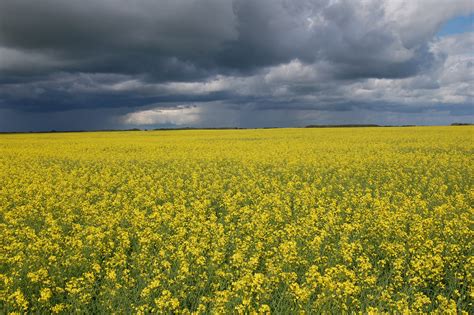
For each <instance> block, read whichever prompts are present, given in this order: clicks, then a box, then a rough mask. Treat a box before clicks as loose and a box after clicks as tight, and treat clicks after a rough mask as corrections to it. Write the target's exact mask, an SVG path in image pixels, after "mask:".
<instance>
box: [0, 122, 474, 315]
mask: <svg viewBox="0 0 474 315" xmlns="http://www.w3.org/2000/svg"><path fill="white" fill-rule="evenodd" d="M473 139H474V127H468V126H466V127H413V128H412V127H407V128H338V129H332V128H328V129H268V130H202V131H199V130H192V131H185V130H183V131H147V132H145V131H135V132H109V133H107V132H103V133H102V132H97V133H65V134H61V133H55V134H13V135H0V313H8V312H14V311H16V312H24V311H28V312H33V313H37V312H41V313H48V312H54V313H70V312H80V313H81V312H82V313H90V312H95V313H110V312H117V313H124V314H128V313H147V312H164V313H176V312H178V313H194V312H195V313H199V314H201V313H229V312H239V313H252V312H256V313H261V314H267V313H269V312H271V313H297V312H302V311H303V312H306V313H319V312H332V313H340V312H348V311H349V312H360V311H362V312H371V311H375V312H380V311H388V312H390V313H393V312H405V311H411V312H413V311H433V310H438V311H440V312H441V313H445V312H449V311H451V312H456V310H457V311H465V312H471V311H472V310H473V307H474V306H473V298H474V290H473V288H474V283H473V282H474V280H473V271H474V258H473V254H474V242H473V238H474V233H473V226H474V211H473V201H474V190H473V186H472V178H473V173H474V172H473V171H474V160H473V153H474V142H473Z"/></svg>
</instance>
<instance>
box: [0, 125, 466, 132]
mask: <svg viewBox="0 0 474 315" xmlns="http://www.w3.org/2000/svg"><path fill="white" fill-rule="evenodd" d="M472 125H473V124H471V123H452V124H451V126H472ZM416 126H417V125H377V124H345V125H308V126H304V127H303V128H358V127H416ZM284 128H285V127H261V128H241V127H214V128H196V127H184V128H154V129H139V128H131V129H97V130H54V129H53V130H47V131H0V134H17V133H18V134H24V133H70V132H120V131H148V130H153V131H173V130H245V129H284ZM291 128H298V127H291Z"/></svg>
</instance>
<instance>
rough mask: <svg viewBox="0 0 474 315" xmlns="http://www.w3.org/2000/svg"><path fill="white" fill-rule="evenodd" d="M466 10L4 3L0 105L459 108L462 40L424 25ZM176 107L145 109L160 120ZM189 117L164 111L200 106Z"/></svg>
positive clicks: (395, 1) (242, 3) (111, 1)
mask: <svg viewBox="0 0 474 315" xmlns="http://www.w3.org/2000/svg"><path fill="white" fill-rule="evenodd" d="M472 10H473V6H472V3H471V1H470V0H454V1H445V0H420V1H408V0H390V1H389V0H384V1H381V0H361V1H350V0H298V1H290V0H260V1H253V0H234V1H231V0H202V1H195V0H160V1H152V0H133V1H126V0H104V1H98V0H83V1H72V2H71V1H60V0H43V1H32V0H2V1H0V108H3V109H5V110H6V111H8V112H9V113H10V114H9V115H10V117H16V119H19V120H21V119H20V118H21V117H22V115H21V112H23V113H27V112H29V113H31V114H29V115H30V116H31V115H33V114H32V113H50V115H52V113H56V112H61V111H68V110H70V111H87V110H93V109H94V110H95V111H94V115H95V118H94V119H95V120H97V121H101V119H102V120H103V121H110V119H109V118H110V117H111V115H112V116H113V115H115V116H116V115H119V113H120V114H127V113H131V112H140V111H149V109H150V108H151V107H153V106H158V105H160V104H161V105H160V106H164V107H168V108H174V107H176V108H181V109H182V108H183V107H182V106H183V104H191V103H197V104H203V105H202V106H203V108H207V109H209V108H211V107H212V106H211V107H209V106H207V105H206V104H210V103H212V104H215V103H219V106H221V107H223V108H225V109H226V110H227V111H224V112H226V113H227V114H229V113H233V111H234V110H235V109H236V108H241V109H242V108H245V109H246V110H254V111H270V110H273V111H282V110H289V111H291V110H294V111H310V110H317V111H334V112H342V111H352V110H367V111H377V110H391V111H395V112H397V111H398V112H409V111H413V112H423V111H426V110H427V108H434V107H436V108H438V109H439V110H441V109H443V110H445V111H446V110H447V111H450V112H451V111H455V112H459V113H466V111H465V110H462V109H460V108H463V106H465V105H466V104H470V103H472V93H471V92H470V90H471V88H472V80H473V79H472V75H471V73H472V64H473V62H474V61H473V57H472V52H471V51H470V50H469V47H471V48H472V38H469V37H468V36H465V35H464V34H461V35H459V36H452V37H450V38H446V39H437V38H436V37H435V34H436V32H437V31H438V29H439V28H440V26H441V25H442V24H443V23H444V22H446V21H447V20H449V19H450V18H452V17H454V16H456V15H458V14H463V13H466V12H469V11H472ZM420 16H423V18H422V19H421V18H420ZM466 47H467V48H466ZM387 104H388V105H387ZM430 104H431V105H430ZM180 106H181V107H180ZM213 106H214V105H213ZM430 106H431V107H430ZM443 106H444V107H443ZM127 108H128V109H127ZM212 108H214V109H213V110H214V111H215V110H216V109H215V107H212ZM454 108H457V109H454ZM11 112H15V114H14V115H13V114H11ZM178 112H179V111H178ZM178 112H172V113H171V114H166V115H169V117H168V116H167V118H166V119H168V120H166V119H165V120H162V119H161V120H160V119H159V117H158V116H159V114H160V113H161V114H163V113H162V112H158V114H156V113H155V114H153V113H152V112H145V114H146V113H150V115H152V116H153V117H155V116H156V117H157V118H156V119H157V121H159V122H160V121H166V122H167V123H168V122H169V121H173V119H177V118H176V117H175V116H176V115H178ZM188 112H189V110H188ZM145 114H140V115H139V116H137V117H139V118H140V119H139V120H141V121H152V120H150V119H148V120H147V119H144V115H145ZM188 114H189V115H191V117H192V119H188V120H186V119H184V120H183V119H181V120H179V119H178V120H176V121H180V122H186V121H187V122H191V123H196V120H195V119H196V117H197V116H199V115H201V116H200V117H201V118H200V119H202V121H208V122H209V121H210V120H209V119H207V118H205V117H203V116H202V115H211V114H212V113H211V111H209V110H207V111H206V110H204V109H203V110H202V111H200V112H199V113H198V112H197V111H196V110H194V109H193V111H191V112H189V113H188ZM221 114H222V115H224V114H223V113H221ZM221 114H220V115H221ZM467 114H469V115H470V113H467ZM5 115H6V114H5ZM25 115H26V114H25ZM163 115H165V114H163ZM278 115H279V114H278ZM243 116H245V117H248V116H249V115H243ZM310 116H311V115H309V116H308V115H307V116H305V117H310ZM38 117H39V116H38ZM41 117H43V118H41V119H44V117H46V116H45V115H43V116H41ZM55 117H58V121H59V120H61V119H59V117H63V118H64V119H65V120H67V119H69V118H67V117H69V116H67V115H66V116H61V115H59V114H56V116H55ZM249 119H250V118H249ZM0 121H1V120H0ZM3 121H5V119H4V120H3ZM252 121H255V120H252ZM23 124H24V125H28V124H31V119H30V120H25V122H24V123H23ZM45 125H47V124H46V123H45Z"/></svg>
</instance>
